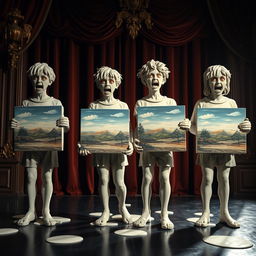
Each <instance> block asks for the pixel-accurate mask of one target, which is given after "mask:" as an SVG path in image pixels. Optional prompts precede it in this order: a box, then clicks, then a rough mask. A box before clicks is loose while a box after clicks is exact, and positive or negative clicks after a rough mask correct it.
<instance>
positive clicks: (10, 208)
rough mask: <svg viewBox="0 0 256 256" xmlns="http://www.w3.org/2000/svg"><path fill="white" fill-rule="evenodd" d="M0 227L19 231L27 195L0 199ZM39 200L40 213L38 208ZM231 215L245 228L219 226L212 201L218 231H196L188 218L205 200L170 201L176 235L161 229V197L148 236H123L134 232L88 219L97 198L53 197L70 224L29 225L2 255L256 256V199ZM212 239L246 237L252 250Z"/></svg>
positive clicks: (234, 206)
mask: <svg viewBox="0 0 256 256" xmlns="http://www.w3.org/2000/svg"><path fill="white" fill-rule="evenodd" d="M0 200H1V203H0V228H17V226H16V225H15V224H13V219H12V216H14V215H19V214H24V213H25V210H26V209H27V197H26V196H0ZM40 204H41V202H40V199H39V202H38V208H40ZM127 204H131V206H129V207H128V210H129V211H130V213H131V214H140V213H141V206H142V201H141V197H128V198H127ZM110 205H111V209H112V213H113V214H118V212H117V200H116V198H115V197H114V196H112V197H111V198H110ZM229 205H230V207H229V208H230V213H231V215H232V216H233V217H234V218H235V219H238V220H239V221H240V223H241V228H239V229H231V228H228V227H226V226H224V225H222V224H219V223H218V207H219V203H218V199H217V198H213V199H212V201H211V213H212V214H213V215H214V216H213V217H212V218H211V222H213V223H215V224H217V225H216V226H215V227H208V228H205V229H201V228H196V227H194V224H193V223H192V222H189V221H187V220H186V219H187V218H192V217H196V216H195V213H197V212H200V211H201V201H200V198H198V197H172V198H171V200H170V204H169V210H170V211H172V212H173V213H174V214H173V215H170V218H171V220H172V221H173V223H174V225H175V229H174V230H169V231H166V230H162V229H160V225H159V214H158V213H156V212H155V211H157V210H159V209H160V202H159V198H158V197H153V198H152V204H151V209H152V217H154V221H152V222H151V224H148V225H147V226H146V227H145V228H142V229H141V230H144V231H146V232H147V236H145V237H123V236H119V235H116V234H115V233H114V231H116V230H119V229H125V228H132V227H130V226H128V225H125V224H123V223H121V222H119V221H118V226H114V227H95V226H91V225H90V223H91V222H92V221H94V220H95V219H96V218H97V217H93V216H90V215H89V214H90V213H92V212H99V211H101V203H100V199H99V197H97V196H55V197H53V199H52V204H51V209H52V215H53V216H61V217H68V218H71V222H70V223H66V224H61V225H57V226H55V227H45V226H38V225H35V224H30V225H28V226H26V227H19V228H18V229H19V232H18V233H16V234H13V235H6V236H0V248H1V249H0V254H1V256H5V255H8V256H12V255H19V256H21V255H26V256H28V255H40V256H44V255H47V256H52V255H60V256H66V255H72V256H76V255H85V256H88V255H97V256H101V255H102V256H103V255H104V256H108V255H109V256H114V255H121V256H131V255H143V256H144V255H147V256H151V255H157V256H163V255H168V256H171V255H181V256H182V255H189V256H191V255H207V256H211V255H229V256H230V255H236V256H241V255H256V248H255V244H256V214H255V211H256V200H255V201H254V200H235V199H231V200H230V203H229ZM56 235H78V236H82V237H83V239H84V240H83V242H81V243H78V244H74V245H53V244H49V243H48V242H46V239H47V238H48V237H50V236H56ZM209 235H228V236H242V237H244V238H246V239H248V240H250V241H251V242H252V243H253V244H254V246H253V247H251V248H248V249H226V248H221V247H217V246H213V245H209V244H206V243H204V242H203V241H202V238H203V237H205V236H209Z"/></svg>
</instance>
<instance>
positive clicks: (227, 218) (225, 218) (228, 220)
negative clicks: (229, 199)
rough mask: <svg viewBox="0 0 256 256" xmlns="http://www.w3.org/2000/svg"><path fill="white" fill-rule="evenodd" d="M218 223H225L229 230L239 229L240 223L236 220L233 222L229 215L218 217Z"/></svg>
mask: <svg viewBox="0 0 256 256" xmlns="http://www.w3.org/2000/svg"><path fill="white" fill-rule="evenodd" d="M220 222H223V223H225V224H226V225H227V226H229V227H230V228H240V223H239V222H238V221H236V220H234V219H233V218H232V217H231V216H230V215H229V213H226V214H222V215H221V216H220Z"/></svg>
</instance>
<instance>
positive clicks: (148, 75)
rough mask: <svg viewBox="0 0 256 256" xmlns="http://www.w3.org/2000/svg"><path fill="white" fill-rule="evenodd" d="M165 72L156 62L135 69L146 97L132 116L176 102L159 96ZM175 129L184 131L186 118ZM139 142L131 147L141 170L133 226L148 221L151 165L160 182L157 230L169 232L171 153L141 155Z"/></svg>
mask: <svg viewBox="0 0 256 256" xmlns="http://www.w3.org/2000/svg"><path fill="white" fill-rule="evenodd" d="M169 73H170V71H169V69H168V68H167V67H166V66H165V64H164V63H162V62H160V61H155V60H151V61H148V62H147V63H146V64H145V65H143V66H142V68H141V69H140V70H139V72H138V74H137V76H138V77H139V78H140V79H141V82H142V84H144V85H145V86H146V87H147V88H148V95H147V96H145V97H143V98H142V99H140V100H138V101H137V102H136V105H135V111H134V113H135V115H137V107H145V106H175V105H177V104H176V101H175V100H174V99H172V98H168V97H166V96H163V95H161V93H160V89H161V86H162V85H163V84H164V83H165V82H166V80H167V78H168V77H169ZM179 127H180V128H181V129H184V130H188V129H189V128H190V121H189V120H188V119H185V120H183V121H182V122H180V123H179ZM139 142H140V141H139V140H138V139H137V138H135V139H134V148H135V149H136V151H137V152H138V153H140V166H142V169H143V179H142V187H141V194H142V199H143V211H142V215H141V217H140V218H139V219H138V220H136V221H135V222H134V223H133V224H134V225H135V226H137V227H144V226H145V225H146V223H147V222H148V221H149V219H150V200H151V194H152V189H151V183H152V178H153V172H154V165H155V164H157V165H158V167H159V182H160V193H159V194H160V200H161V227H162V228H163V229H172V228H173V227H174V225H173V223H172V222H171V220H170V219H169V217H168V203H169V198H170V194H171V186H170V180H169V177H170V172H171V167H173V164H174V163H173V154H172V152H143V149H142V147H141V146H140V145H139Z"/></svg>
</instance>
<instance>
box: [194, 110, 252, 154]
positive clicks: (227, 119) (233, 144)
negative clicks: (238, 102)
mask: <svg viewBox="0 0 256 256" xmlns="http://www.w3.org/2000/svg"><path fill="white" fill-rule="evenodd" d="M245 117H246V109H245V108H199V109H198V111H197V136H196V142H197V143H196V144H197V148H196V151H197V153H232V154H244V153H246V148H247V147H246V134H245V133H242V132H240V131H239V129H238V124H239V123H241V122H242V121H243V120H244V119H245Z"/></svg>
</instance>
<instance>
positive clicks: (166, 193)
mask: <svg viewBox="0 0 256 256" xmlns="http://www.w3.org/2000/svg"><path fill="white" fill-rule="evenodd" d="M170 173H171V168H170V167H165V168H159V182H160V200H161V228H162V229H173V228H174V225H173V223H172V222H171V220H170V219H169V216H168V204H169V199H170V195H171V185H170Z"/></svg>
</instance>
